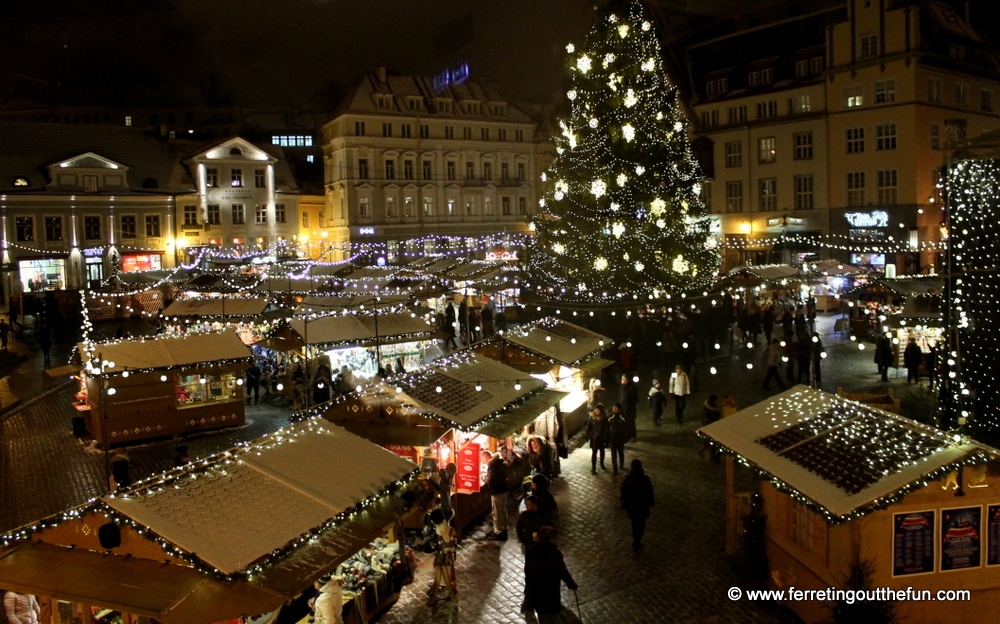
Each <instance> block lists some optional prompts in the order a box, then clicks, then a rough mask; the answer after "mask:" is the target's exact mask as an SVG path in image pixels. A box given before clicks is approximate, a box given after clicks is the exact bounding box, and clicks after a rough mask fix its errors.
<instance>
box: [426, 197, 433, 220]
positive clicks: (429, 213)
mask: <svg viewBox="0 0 1000 624" xmlns="http://www.w3.org/2000/svg"><path fill="white" fill-rule="evenodd" d="M424 216H425V217H433V216H434V198H432V197H425V198H424Z"/></svg>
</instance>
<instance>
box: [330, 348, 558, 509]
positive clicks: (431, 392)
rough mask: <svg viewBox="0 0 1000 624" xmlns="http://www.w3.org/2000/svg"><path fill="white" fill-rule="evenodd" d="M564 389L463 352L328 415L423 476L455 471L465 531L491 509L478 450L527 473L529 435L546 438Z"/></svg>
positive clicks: (511, 475) (516, 478) (512, 471)
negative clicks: (441, 470) (410, 463)
mask: <svg viewBox="0 0 1000 624" xmlns="http://www.w3.org/2000/svg"><path fill="white" fill-rule="evenodd" d="M565 396H566V394H565V393H563V392H559V391H553V390H549V389H547V388H546V387H545V384H544V383H543V382H541V381H539V380H536V379H533V378H532V377H531V376H530V375H527V374H525V373H523V372H522V371H518V370H516V369H513V368H511V367H509V366H505V365H503V364H501V363H499V362H496V361H494V360H491V359H489V358H486V357H482V356H479V355H476V354H475V353H473V352H471V351H469V350H464V351H460V352H457V353H455V354H452V355H449V356H447V357H444V358H440V359H438V360H435V361H434V362H433V363H432V364H430V365H429V366H427V367H424V368H422V369H419V370H416V371H413V372H410V373H407V374H405V375H398V376H394V377H391V378H388V379H386V380H384V381H382V382H381V383H378V384H375V385H372V386H369V387H366V388H363V389H362V391H361V392H359V393H356V394H352V395H350V396H347V397H344V398H343V399H341V400H340V401H337V402H335V403H333V404H331V405H329V406H327V407H325V409H324V412H323V415H324V417H325V418H326V419H327V420H330V421H331V422H333V423H335V424H337V425H340V426H342V427H344V428H346V429H347V430H349V431H352V432H354V433H357V434H358V435H360V436H363V437H365V438H366V439H369V440H371V441H373V442H375V443H377V444H381V445H383V446H385V447H386V448H387V449H390V450H392V451H393V452H395V453H398V454H400V455H402V456H404V457H406V458H407V459H410V460H412V461H415V462H417V463H419V464H420V466H421V468H422V470H423V471H424V472H425V473H428V474H429V473H433V472H434V471H436V470H437V469H439V468H443V467H444V466H447V465H448V464H451V463H454V464H455V465H456V467H457V469H458V474H457V477H456V491H457V493H458V494H459V496H456V497H455V498H454V506H455V514H456V515H455V519H454V521H453V524H454V525H455V526H456V527H458V528H462V527H464V526H466V525H468V524H469V523H471V522H472V521H473V520H475V519H476V518H478V517H479V516H481V515H482V514H483V513H484V512H485V511H486V510H488V509H489V507H490V499H489V496H488V494H487V493H486V492H483V491H481V483H482V476H483V471H485V466H483V465H482V464H481V459H480V451H483V450H488V451H493V452H496V451H499V452H501V453H502V454H503V455H504V457H505V459H507V460H508V461H509V462H510V463H509V466H508V481H509V482H510V483H511V484H517V483H520V482H521V479H522V477H524V476H525V475H527V474H528V473H529V468H528V465H527V462H526V460H525V459H524V455H525V453H526V452H527V447H526V438H527V436H528V435H529V434H532V433H535V434H538V435H543V434H544V431H542V428H544V427H548V426H550V420H551V419H553V418H554V414H555V413H556V406H557V405H558V403H559V401H560V400H561V399H563V398H564V397H565Z"/></svg>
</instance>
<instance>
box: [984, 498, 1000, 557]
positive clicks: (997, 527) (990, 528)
mask: <svg viewBox="0 0 1000 624" xmlns="http://www.w3.org/2000/svg"><path fill="white" fill-rule="evenodd" d="M986 534H987V536H988V537H987V539H988V540H989V542H988V544H989V546H988V547H987V548H988V551H987V554H986V565H1000V505H990V506H989V507H987V508H986Z"/></svg>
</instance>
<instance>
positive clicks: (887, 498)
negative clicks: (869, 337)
mask: <svg viewBox="0 0 1000 624" xmlns="http://www.w3.org/2000/svg"><path fill="white" fill-rule="evenodd" d="M699 433H700V434H701V435H702V436H705V437H707V438H708V439H709V440H711V441H712V442H713V443H715V444H717V445H719V446H720V447H722V448H723V449H724V450H726V451H728V452H729V453H731V455H728V456H727V461H726V465H727V467H726V475H727V479H726V481H727V494H726V496H727V505H726V507H727V516H728V523H727V524H728V531H727V546H728V550H729V551H730V552H733V551H735V550H737V549H738V545H739V544H740V543H741V542H742V543H744V544H747V543H761V544H764V545H765V548H766V557H767V562H768V564H769V567H770V569H769V570H768V573H767V574H766V578H767V579H768V584H769V585H770V586H771V587H773V588H776V589H788V588H789V587H791V586H795V588H796V589H802V590H819V589H826V588H828V587H843V579H844V578H845V575H846V574H847V573H848V572H850V571H851V570H852V564H853V562H855V561H862V562H870V563H871V564H872V566H873V567H872V572H871V578H870V583H871V587H872V588H882V587H889V588H893V589H896V590H906V588H908V587H912V588H913V589H914V590H918V591H921V590H928V591H930V592H936V591H937V590H939V589H955V590H958V589H961V590H969V591H970V592H971V600H968V601H956V602H943V601H942V602H936V601H933V599H932V598H928V599H925V600H922V601H914V600H909V601H897V602H896V603H895V609H896V611H897V614H898V616H899V619H900V621H906V622H909V623H911V624H932V623H936V622H944V621H949V622H962V621H976V620H979V619H981V616H982V608H983V605H990V604H997V603H998V601H1000V494H998V491H1000V490H998V488H1000V451H998V450H997V449H995V448H992V447H989V446H986V445H984V444H980V443H978V442H975V441H973V440H969V439H968V438H965V437H962V436H955V437H953V435H952V434H951V433H947V432H943V431H941V430H939V429H935V428H933V427H929V426H926V425H922V424H920V423H917V422H915V421H912V420H910V419H907V418H904V417H902V416H898V415H895V414H890V413H888V412H884V411H881V410H878V409H875V408H872V407H869V406H865V405H862V404H859V403H855V402H853V401H849V400H847V399H844V398H841V397H836V396H833V395H830V394H827V393H824V392H820V391H818V390H814V389H812V388H809V387H806V386H801V385H800V386H795V387H794V388H791V389H789V390H787V391H785V392H783V393H781V394H779V395H776V396H774V397H772V398H770V399H768V400H766V401H763V402H761V403H758V404H756V405H753V406H751V407H749V408H747V409H745V410H742V411H741V412H738V413H736V414H734V415H732V416H730V417H728V418H724V419H722V420H720V421H717V422H715V423H712V424H710V425H707V426H705V427H702V428H701V429H700V430H699ZM734 455H735V456H736V457H738V458H739V459H740V461H741V462H742V463H745V464H746V465H748V466H749V467H750V468H752V469H753V470H755V471H756V472H758V473H759V475H760V476H761V477H762V479H761V481H760V482H759V483H760V485H759V490H758V492H756V493H739V492H736V491H734V466H733V456H734ZM755 495H759V501H760V505H759V507H754V506H753V505H752V504H748V503H749V502H750V501H752V500H754V496H755ZM747 516H750V517H751V518H750V519H751V520H753V522H744V519H745V518H747ZM748 526H756V527H759V530H760V532H753V533H752V534H749V535H748V534H747V533H745V531H747V530H748V529H746V527H748ZM854 569H855V570H856V569H857V568H856V567H854ZM762 576H765V575H763V574H762ZM787 605H788V606H789V607H790V608H791V609H792V610H793V611H795V612H796V614H798V615H799V616H800V617H801V618H802V619H803V620H805V621H806V622H810V623H811V622H819V621H824V620H825V619H826V618H828V617H829V611H828V610H827V608H825V606H824V602H823V601H814V600H799V601H789V602H788V603H787Z"/></svg>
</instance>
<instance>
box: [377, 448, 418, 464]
mask: <svg viewBox="0 0 1000 624" xmlns="http://www.w3.org/2000/svg"><path fill="white" fill-rule="evenodd" d="M385 450H387V451H392V452H393V453H395V454H396V455H399V456H400V457H405V458H406V459H408V460H410V461H411V462H413V463H414V464H415V463H417V449H415V448H414V447H412V446H406V445H405V444H386V445H385Z"/></svg>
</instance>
